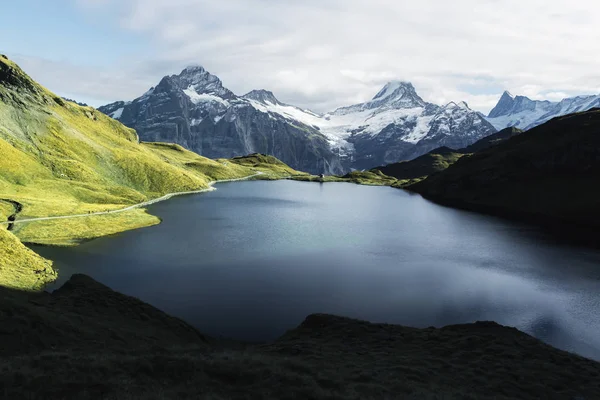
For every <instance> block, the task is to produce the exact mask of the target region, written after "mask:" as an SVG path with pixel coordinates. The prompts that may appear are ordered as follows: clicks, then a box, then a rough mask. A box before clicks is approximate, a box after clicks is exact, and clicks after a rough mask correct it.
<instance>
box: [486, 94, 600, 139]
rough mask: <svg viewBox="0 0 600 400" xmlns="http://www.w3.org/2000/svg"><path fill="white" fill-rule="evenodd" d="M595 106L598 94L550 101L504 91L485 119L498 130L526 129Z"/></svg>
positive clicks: (599, 103)
mask: <svg viewBox="0 0 600 400" xmlns="http://www.w3.org/2000/svg"><path fill="white" fill-rule="evenodd" d="M596 107H600V95H592V96H577V97H570V98H566V99H563V100H561V101H559V102H551V101H547V100H544V101H541V100H531V99H529V98H528V97H525V96H513V95H512V94H510V93H509V92H504V94H503V95H502V97H500V101H498V104H497V105H496V107H494V109H493V110H492V111H490V113H489V115H488V116H487V120H488V122H489V123H491V124H492V125H494V127H495V128H496V129H498V130H500V129H504V128H508V127H517V128H520V129H523V130H528V129H531V128H534V127H536V126H538V125H541V124H543V123H544V122H547V121H549V120H551V119H552V118H555V117H560V116H563V115H567V114H571V113H575V112H581V111H587V110H591V109H592V108H596Z"/></svg>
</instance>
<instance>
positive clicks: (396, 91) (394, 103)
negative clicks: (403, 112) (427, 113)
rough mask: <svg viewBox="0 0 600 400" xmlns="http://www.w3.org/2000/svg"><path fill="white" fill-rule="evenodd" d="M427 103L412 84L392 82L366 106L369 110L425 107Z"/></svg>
mask: <svg viewBox="0 0 600 400" xmlns="http://www.w3.org/2000/svg"><path fill="white" fill-rule="evenodd" d="M424 106H425V102H424V101H423V99H422V98H421V97H419V95H418V94H417V91H416V90H415V87H414V86H413V84H412V83H410V82H406V81H390V82H388V83H386V84H385V86H384V87H383V88H382V89H381V90H380V91H379V92H378V93H377V94H376V95H375V97H373V100H371V101H369V102H367V103H365V104H364V107H365V108H367V109H373V108H380V107H384V108H386V109H390V108H392V109H400V108H416V107H424Z"/></svg>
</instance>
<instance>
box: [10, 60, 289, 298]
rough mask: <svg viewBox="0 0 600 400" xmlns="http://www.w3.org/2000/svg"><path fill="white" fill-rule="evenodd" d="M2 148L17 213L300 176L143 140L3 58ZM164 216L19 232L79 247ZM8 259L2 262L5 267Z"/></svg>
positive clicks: (35, 225)
mask: <svg viewBox="0 0 600 400" xmlns="http://www.w3.org/2000/svg"><path fill="white" fill-rule="evenodd" d="M0 154H2V157H0V199H7V200H11V201H16V202H18V203H20V204H22V206H23V208H22V210H21V212H20V213H19V214H18V216H17V219H28V218H36V217H47V216H64V215H73V214H88V213H94V212H103V211H109V210H116V209H121V208H125V207H126V206H129V205H133V204H138V203H142V202H145V201H148V200H151V199H155V198H158V197H161V196H163V195H165V194H168V193H174V192H186V191H196V190H201V189H206V188H208V187H209V183H210V182H211V181H215V180H222V179H236V178H242V177H245V176H250V175H253V174H256V172H259V171H260V172H263V173H264V177H265V178H269V179H275V178H279V177H283V176H287V175H290V174H297V172H296V171H294V170H293V169H291V168H290V167H288V166H287V165H285V164H283V163H281V162H280V161H278V160H276V159H274V158H273V157H267V156H262V155H252V156H251V157H248V158H244V157H241V158H236V159H234V160H231V161H229V160H216V161H215V160H209V159H207V158H205V157H202V156H199V155H198V154H195V153H193V152H190V151H187V150H185V149H183V148H182V147H181V146H178V145H174V144H168V143H139V140H138V136H137V134H136V132H135V131H134V130H132V129H130V128H127V127H125V126H124V125H122V124H121V123H120V122H118V121H115V120H113V119H111V118H109V117H108V116H106V115H104V114H102V113H100V112H98V111H96V110H95V109H93V108H91V107H85V106H79V105H77V104H75V103H72V102H68V101H64V100H62V99H61V98H60V97H58V96H56V95H55V94H53V93H51V92H50V91H48V90H47V89H45V88H43V87H42V86H40V85H39V84H37V83H36V82H34V81H33V80H31V78H29V77H28V76H27V75H26V74H25V73H24V72H23V71H22V70H21V69H20V68H19V67H18V66H17V65H16V64H14V63H13V62H12V61H10V60H8V59H6V58H3V57H0ZM9 215H11V210H10V207H9V204H8V203H6V202H4V201H0V223H2V222H4V221H6V219H7V218H8V216H9ZM158 222H159V220H158V218H156V217H154V216H151V215H148V214H147V213H145V212H144V211H143V210H134V211H131V212H125V213H119V214H115V215H110V216H91V217H84V218H78V219H70V220H65V219H61V220H51V221H36V222H31V223H22V224H15V225H14V230H13V231H12V233H13V234H14V235H15V236H16V237H17V238H19V239H20V240H22V241H23V242H25V243H38V244H47V245H50V244H52V245H74V244H77V243H78V242H80V241H82V240H87V239H91V238H95V237H99V236H103V235H108V234H112V233H116V232H121V231H124V230H128V229H135V228H139V227H143V226H150V225H154V224H156V223H158ZM5 226H6V225H5ZM10 265H11V262H10V260H4V264H3V267H4V268H5V270H6V269H7V268H8V267H9V266H10ZM17 267H18V268H21V267H20V264H18V265H17V264H14V268H17ZM11 276H15V277H16V276H21V275H19V274H11ZM23 284H24V283H23ZM15 285H17V286H18V285H21V283H16V282H15Z"/></svg>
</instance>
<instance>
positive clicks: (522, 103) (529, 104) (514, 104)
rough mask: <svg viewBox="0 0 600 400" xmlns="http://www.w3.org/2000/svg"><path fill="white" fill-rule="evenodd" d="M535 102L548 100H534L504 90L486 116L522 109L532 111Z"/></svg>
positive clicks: (492, 116)
mask: <svg viewBox="0 0 600 400" xmlns="http://www.w3.org/2000/svg"><path fill="white" fill-rule="evenodd" d="M536 103H540V104H546V103H548V104H549V102H545V101H543V102H536V101H534V100H531V99H530V98H528V97H525V96H513V95H512V94H511V93H510V92H509V91H505V92H504V93H503V94H502V97H500V100H499V101H498V104H497V105H496V107H494V108H493V109H492V111H490V113H489V115H488V118H496V117H501V116H504V115H510V114H514V113H519V112H523V111H533V110H535V108H536Z"/></svg>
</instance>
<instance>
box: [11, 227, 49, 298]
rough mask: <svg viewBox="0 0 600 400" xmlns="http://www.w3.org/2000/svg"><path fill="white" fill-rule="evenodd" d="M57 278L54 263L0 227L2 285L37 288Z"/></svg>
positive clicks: (29, 288)
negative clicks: (53, 267)
mask: <svg viewBox="0 0 600 400" xmlns="http://www.w3.org/2000/svg"><path fill="white" fill-rule="evenodd" d="M54 279H56V272H55V271H54V270H53V269H52V263H51V262H50V261H49V260H46V259H44V258H42V257H41V256H39V255H37V254H36V253H34V252H33V251H31V250H29V249H28V248H27V247H25V246H24V245H23V244H22V243H21V242H20V241H19V239H17V238H16V237H15V236H14V235H13V234H12V233H10V232H8V231H6V230H4V229H3V228H1V227H0V286H3V287H7V288H14V289H25V290H36V289H40V288H41V287H43V285H44V284H46V283H48V282H51V281H53V280H54Z"/></svg>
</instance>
